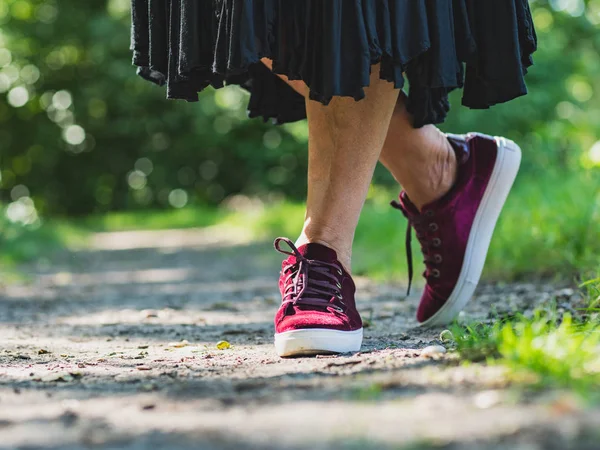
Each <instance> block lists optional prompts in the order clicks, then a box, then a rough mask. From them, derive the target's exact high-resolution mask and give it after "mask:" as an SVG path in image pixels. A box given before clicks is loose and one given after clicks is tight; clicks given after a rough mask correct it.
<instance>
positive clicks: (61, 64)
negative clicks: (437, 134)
mask: <svg viewBox="0 0 600 450" xmlns="http://www.w3.org/2000/svg"><path fill="white" fill-rule="evenodd" d="M531 4H532V8H533V12H534V18H535V22H536V24H537V29H538V32H539V37H540V50H539V52H538V53H537V54H536V57H535V61H536V65H535V66H534V67H533V68H532V70H531V71H530V74H529V76H528V83H529V87H530V91H531V95H529V96H527V97H524V98H521V99H518V100H516V101H514V102H511V103H510V104H506V105H501V106H498V107H495V108H493V109H491V110H489V111H483V112H482V111H468V110H466V109H465V108H461V107H459V103H460V98H459V97H460V93H458V92H457V93H456V95H455V96H454V102H453V104H454V109H453V112H452V114H451V116H450V117H449V120H448V122H447V124H445V126H444V129H445V130H448V131H450V130H451V131H453V132H464V131H471V130H478V131H482V132H488V133H490V134H503V135H506V136H508V137H511V138H513V139H515V140H517V141H518V142H519V143H520V144H522V146H523V148H524V150H525V153H526V155H525V161H524V174H525V176H527V175H531V177H525V180H527V181H523V182H528V183H532V185H533V183H538V184H537V186H538V189H544V186H543V182H542V180H541V179H540V178H539V174H543V173H545V172H546V171H547V170H548V168H549V167H552V168H553V169H554V171H558V172H560V171H561V170H563V171H575V170H577V171H584V170H593V169H591V168H592V166H594V165H598V164H600V144H597V145H596V147H593V146H594V144H595V143H597V141H598V139H599V138H598V136H599V135H600V133H598V131H599V130H600V95H599V94H598V93H599V92H600V57H599V56H598V55H599V54H600V33H598V25H599V24H600V0H587V1H583V0H535V1H532V2H531ZM129 21H130V19H129V0H88V1H86V2H77V1H75V0H62V1H61V2H60V3H59V2H58V1H56V0H0V29H1V31H0V176H1V179H0V202H4V203H6V204H8V203H11V204H12V210H11V217H12V218H13V220H20V221H21V222H23V223H28V222H29V223H33V222H35V221H36V220H37V215H38V214H41V215H46V216H47V215H65V214H68V215H80V214H89V213H101V212H104V211H109V210H132V209H145V208H148V207H170V206H174V207H181V206H183V205H185V204H196V205H197V204H207V203H208V204H217V203H219V202H221V201H222V200H223V199H224V198H226V197H227V196H229V195H231V194H236V193H244V194H246V195H249V196H256V195H258V196H266V197H271V198H273V197H275V198H281V197H287V198H291V199H302V198H303V196H304V194H305V173H306V164H307V161H306V141H307V131H306V125H305V124H304V123H299V124H292V125H288V126H284V127H274V126H271V125H268V124H264V123H262V122H260V121H258V120H247V119H246V114H245V111H244V106H245V96H246V94H245V93H243V92H242V91H241V90H239V89H237V88H227V89H222V90H219V91H214V90H212V89H209V90H206V91H205V92H203V93H202V94H201V101H200V102H199V103H195V104H190V103H185V102H175V101H167V100H165V99H164V97H165V92H164V90H163V89H162V88H159V87H157V86H154V85H151V84H150V83H148V82H146V81H144V80H142V79H140V78H138V77H137V76H136V75H135V69H134V67H132V65H131V55H130V52H129V50H128V43H129ZM592 148H594V149H595V150H594V151H592V150H591V149H592ZM376 180H377V182H378V183H380V184H384V185H385V184H388V185H391V183H392V180H391V177H390V176H389V175H387V174H386V173H384V171H383V170H382V169H381V168H379V169H378V172H377V176H376ZM554 180H556V178H553V182H554ZM582 195H589V196H590V197H589V198H590V199H591V198H593V197H594V196H593V193H591V192H590V193H589V194H586V193H582ZM17 201H18V202H20V203H19V204H18V205H14V203H16V202H17Z"/></svg>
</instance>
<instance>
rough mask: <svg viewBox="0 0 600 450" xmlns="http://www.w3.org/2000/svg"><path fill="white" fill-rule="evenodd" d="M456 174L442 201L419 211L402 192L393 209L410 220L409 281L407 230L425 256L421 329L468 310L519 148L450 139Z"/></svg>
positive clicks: (487, 140)
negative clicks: (423, 326) (454, 157)
mask: <svg viewBox="0 0 600 450" xmlns="http://www.w3.org/2000/svg"><path fill="white" fill-rule="evenodd" d="M448 140H449V141H450V143H451V144H452V147H453V148H454V151H455V152H456V155H457V161H458V164H459V165H458V175H457V180H456V183H455V185H454V187H453V188H452V189H451V190H450V192H448V193H447V194H446V195H445V196H444V197H442V198H441V199H439V200H436V201H435V202H432V203H430V204H429V205H426V206H425V207H423V208H422V210H421V211H419V210H418V209H417V208H416V207H415V205H413V204H412V202H411V201H410V199H409V198H408V196H407V194H406V192H404V191H403V192H402V193H401V194H400V199H399V202H392V206H394V207H395V208H397V209H400V210H401V211H402V212H403V213H404V215H405V216H406V218H407V219H408V223H409V225H408V229H407V234H406V249H407V258H408V267H409V279H410V281H409V291H410V284H411V282H412V276H413V270H412V251H411V245H410V243H411V229H412V228H414V229H415V231H416V234H417V239H418V240H419V242H420V244H421V250H422V252H423V255H424V257H425V267H426V270H425V273H424V274H423V275H424V277H425V279H426V281H427V284H426V286H425V290H424V292H423V296H422V297H421V302H420V304H419V308H418V310H417V320H418V321H419V322H420V323H421V324H422V325H427V326H434V325H445V324H447V323H449V322H451V321H452V320H454V318H455V317H456V316H457V315H458V313H459V312H460V311H461V310H462V309H463V308H464V307H465V306H466V304H467V303H468V302H469V300H470V299H471V297H472V296H473V292H474V291H475V288H476V286H477V284H478V283H479V279H480V277H481V272H482V271H483V266H484V264H485V259H486V256H487V252H488V249H489V246H490V242H491V239H492V234H493V232H494V228H495V227H496V222H497V221H498V217H499V216H500V212H501V211H502V208H503V206H504V203H505V202H506V198H507V196H508V193H509V192H510V190H511V188H512V185H513V182H514V180H515V178H516V176H517V172H518V171H519V166H520V164H521V149H520V148H519V147H518V146H517V144H515V143H514V142H512V141H510V140H508V139H505V138H502V137H496V138H493V137H490V136H485V135H482V134H476V133H472V134H468V135H466V136H456V135H448Z"/></svg>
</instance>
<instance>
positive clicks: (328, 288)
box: [275, 238, 363, 356]
mask: <svg viewBox="0 0 600 450" xmlns="http://www.w3.org/2000/svg"><path fill="white" fill-rule="evenodd" d="M282 243H285V244H286V245H287V246H288V247H289V248H290V249H291V251H286V250H283V249H282V248H281V244H282ZM275 249H276V250H277V251H278V252H280V253H284V254H286V255H289V256H288V258H287V259H286V260H285V261H283V263H282V264H281V273H280V276H279V291H280V292H281V297H282V303H281V307H280V308H279V310H278V311H277V315H276V316H275V349H276V350H277V353H278V354H279V356H301V355H317V354H327V353H348V352H357V351H359V350H360V346H361V344H362V337H363V329H362V321H361V319H360V314H359V313H358V311H357V310H356V305H355V303H354V293H355V291H356V287H355V286H354V281H353V280H352V277H351V276H350V274H348V272H346V271H345V270H344V268H343V267H342V264H341V263H340V262H339V261H338V260H337V254H336V252H335V251H334V250H332V249H330V248H328V247H326V246H324V245H321V244H306V245H302V246H300V248H296V246H295V245H294V244H293V243H292V241H290V240H289V239H286V238H277V239H276V240H275Z"/></svg>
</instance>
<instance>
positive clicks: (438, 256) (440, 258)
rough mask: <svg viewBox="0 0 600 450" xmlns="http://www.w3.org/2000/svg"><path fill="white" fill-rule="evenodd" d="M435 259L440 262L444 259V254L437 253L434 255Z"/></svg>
mask: <svg viewBox="0 0 600 450" xmlns="http://www.w3.org/2000/svg"><path fill="white" fill-rule="evenodd" d="M433 260H434V261H435V262H436V263H437V264H440V263H441V262H442V261H443V258H442V255H440V254H437V255H435V256H434V257H433Z"/></svg>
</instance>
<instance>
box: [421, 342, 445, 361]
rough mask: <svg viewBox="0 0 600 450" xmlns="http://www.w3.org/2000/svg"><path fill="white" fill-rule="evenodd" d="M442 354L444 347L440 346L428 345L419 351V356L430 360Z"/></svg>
mask: <svg viewBox="0 0 600 450" xmlns="http://www.w3.org/2000/svg"><path fill="white" fill-rule="evenodd" d="M444 353H446V347H443V346H441V345H430V346H429V347H425V348H424V349H423V350H422V351H421V356H423V357H426V358H432V357H434V356H438V355H443V354H444Z"/></svg>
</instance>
